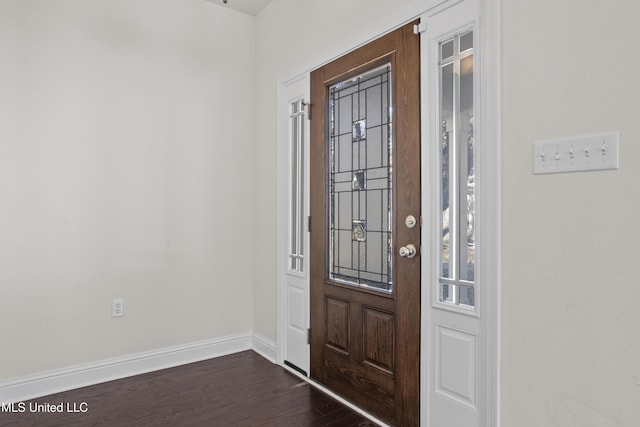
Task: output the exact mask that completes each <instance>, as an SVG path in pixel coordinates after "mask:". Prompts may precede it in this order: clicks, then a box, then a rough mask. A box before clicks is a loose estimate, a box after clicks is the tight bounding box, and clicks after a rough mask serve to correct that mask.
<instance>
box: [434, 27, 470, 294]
mask: <svg viewBox="0 0 640 427" xmlns="http://www.w3.org/2000/svg"><path fill="white" fill-rule="evenodd" d="M473 43H474V40H473V32H472V31H467V32H464V33H461V34H457V35H455V36H453V37H451V38H450V39H447V40H444V41H443V42H441V43H440V111H439V129H438V132H439V135H438V136H439V142H440V153H441V159H440V160H441V162H440V163H441V170H440V180H441V181H440V190H441V194H440V205H441V206H440V208H441V213H440V224H441V233H442V237H441V239H442V241H441V247H440V284H441V285H440V290H439V300H440V301H441V302H446V303H451V304H455V305H461V306H466V307H473V306H475V287H474V286H475V260H476V252H475V194H476V193H475V186H476V182H475V154H474V153H475V137H474V126H475V117H474V114H475V111H474V46H473Z"/></svg>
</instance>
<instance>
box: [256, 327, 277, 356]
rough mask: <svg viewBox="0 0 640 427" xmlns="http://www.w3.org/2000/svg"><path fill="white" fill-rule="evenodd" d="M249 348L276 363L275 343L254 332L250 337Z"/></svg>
mask: <svg viewBox="0 0 640 427" xmlns="http://www.w3.org/2000/svg"><path fill="white" fill-rule="evenodd" d="M251 338H252V345H251V348H252V349H253V351H255V352H256V353H258V354H259V355H260V356H262V357H264V358H265V359H267V360H268V361H270V362H271V363H276V355H277V349H276V343H274V342H273V341H271V340H268V339H266V338H264V337H261V336H259V335H256V334H254V335H253V336H252V337H251Z"/></svg>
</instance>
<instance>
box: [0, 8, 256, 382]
mask: <svg viewBox="0 0 640 427" xmlns="http://www.w3.org/2000/svg"><path fill="white" fill-rule="evenodd" d="M253 29H254V18H252V17H250V16H248V15H244V14H241V13H237V12H234V11H231V10H228V9H225V8H223V7H219V6H216V5H213V4H211V3H208V2H205V1H204V0H92V1H87V0H56V1H50V0H3V1H1V2H0V201H1V206H2V208H1V213H0V289H1V296H0V325H2V326H3V337H2V346H1V347H2V350H1V351H0V380H9V379H11V378H17V377H22V376H24V375H27V374H33V373H38V372H42V371H47V370H50V369H54V368H64V367H68V366H73V365H77V364H81V363H86V362H92V361H96V360H100V359H105V358H110V357H114V356H123V355H127V354H131V353H135V352H140V351H146V350H152V349H157V348H162V347H167V346H175V345H179V344H183V343H190V342H194V341H198V340H205V339H210V338H214V337H221V336H226V335H232V334H237V333H245V332H249V331H250V330H251V328H252V311H251V304H252V290H251V283H252V274H251V268H250V266H251V263H252V246H251V244H250V242H251V239H252V237H251V235H252V234H251V215H252V211H253V202H252V197H251V194H252V193H251V187H252V185H253V181H252V177H251V172H250V167H251V158H252V151H251V142H252V137H253V124H252V123H251V119H250V117H249V112H250V111H249V109H248V106H250V105H252V102H253V101H252V100H253V89H254V86H253V81H254V80H253V78H254V72H255V63H254V30H253ZM114 297H122V298H124V303H125V316H124V317H123V318H119V319H112V318H111V299H112V298H114Z"/></svg>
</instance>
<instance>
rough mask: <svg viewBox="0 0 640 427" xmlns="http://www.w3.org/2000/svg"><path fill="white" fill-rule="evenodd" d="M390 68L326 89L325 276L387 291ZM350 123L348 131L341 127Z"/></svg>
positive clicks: (389, 271)
mask: <svg viewBox="0 0 640 427" xmlns="http://www.w3.org/2000/svg"><path fill="white" fill-rule="evenodd" d="M390 75H391V67H390V65H388V64H387V65H384V66H382V67H378V68H376V69H374V70H371V71H369V72H366V73H363V74H361V75H359V76H356V77H353V78H349V79H348V80H345V81H342V82H339V83H337V84H335V85H333V86H331V87H329V90H328V94H329V102H328V108H329V122H330V123H329V124H328V130H329V141H328V143H329V150H328V154H329V159H328V166H329V170H330V174H329V177H328V179H329V195H328V196H329V197H328V204H329V209H328V211H329V221H328V223H329V236H328V237H329V266H328V268H329V278H330V279H331V280H335V281H338V282H340V283H344V284H349V285H354V286H358V287H367V288H371V289H376V290H383V291H388V292H390V291H391V290H392V281H393V280H392V271H393V267H392V260H393V256H392V252H391V251H392V236H391V221H390V219H389V218H390V216H391V209H392V204H391V200H392V197H393V194H392V179H391V176H392V175H391V158H392V156H391V152H392V151H391V150H392V141H391V131H390V129H391V126H392V123H391V121H390V118H391V114H390V111H391V104H390V102H391V99H392V97H391V85H390V83H389V82H390ZM345 123H348V127H345Z"/></svg>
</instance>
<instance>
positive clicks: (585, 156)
mask: <svg viewBox="0 0 640 427" xmlns="http://www.w3.org/2000/svg"><path fill="white" fill-rule="evenodd" d="M619 139H620V134H619V133H618V132H610V133H602V134H597V135H585V136H576V137H572V138H563V139H554V140H546V141H536V142H534V144H533V173H534V174H546V173H562V172H583V171H595V170H606V169H618V162H619V160H618V143H619Z"/></svg>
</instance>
